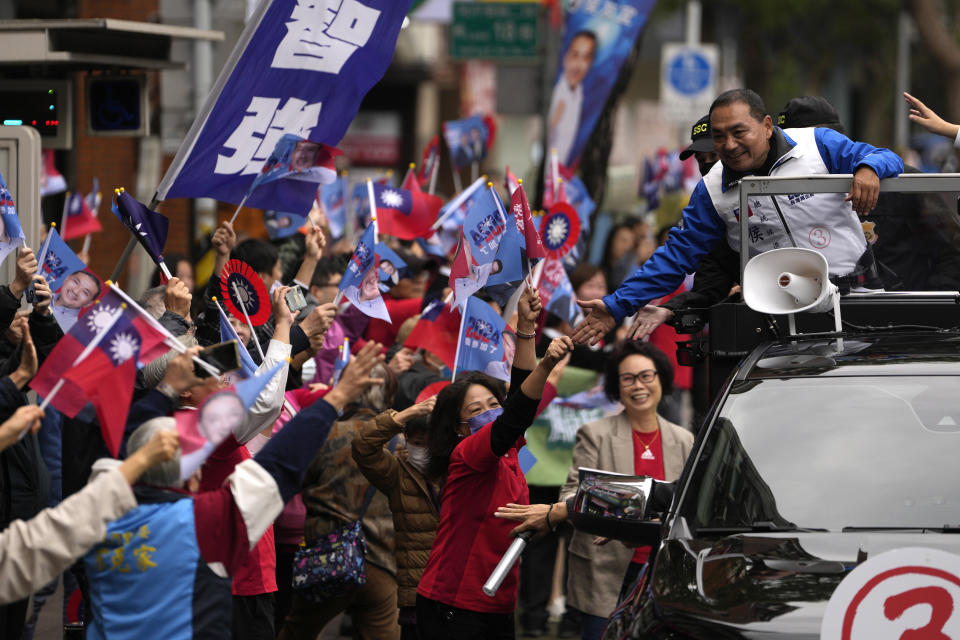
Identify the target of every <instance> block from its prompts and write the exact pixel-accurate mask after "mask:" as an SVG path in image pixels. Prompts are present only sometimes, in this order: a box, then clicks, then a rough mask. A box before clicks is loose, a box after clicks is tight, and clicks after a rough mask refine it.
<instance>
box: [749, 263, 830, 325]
mask: <svg viewBox="0 0 960 640" xmlns="http://www.w3.org/2000/svg"><path fill="white" fill-rule="evenodd" d="M837 295H839V294H838V292H837V287H836V285H834V284H833V283H832V282H830V277H829V266H828V265H827V259H826V258H825V257H823V254H821V253H819V252H817V251H814V250H812V249H799V248H786V249H773V250H772V251H766V252H764V253H761V254H760V255H758V256H756V257H754V258H753V259H751V260H750V262H748V263H747V268H746V269H745V270H744V272H743V300H744V302H746V303H747V306H749V307H750V308H751V309H753V310H754V311H759V312H760V313H771V314H774V315H784V314H790V313H797V312H800V311H812V312H819V313H822V312H826V311H829V310H830V309H831V308H833V306H834V305H833V302H834V296H837Z"/></svg>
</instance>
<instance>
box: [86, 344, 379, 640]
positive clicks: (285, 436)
mask: <svg viewBox="0 0 960 640" xmlns="http://www.w3.org/2000/svg"><path fill="white" fill-rule="evenodd" d="M196 351H197V349H196V348H193V349H189V350H188V351H187V353H186V354H184V355H182V356H178V357H177V358H174V359H173V360H171V362H170V365H169V366H168V372H167V376H166V377H165V380H166V382H167V384H169V385H171V387H172V388H173V389H174V390H175V391H176V390H181V391H182V390H185V389H187V388H189V387H191V386H193V385H195V383H196V378H195V377H193V373H192V369H193V367H192V360H191V356H192V355H195V353H196ZM380 351H381V345H379V344H377V343H368V344H367V345H365V347H364V348H363V349H362V350H361V351H360V352H359V353H358V354H357V357H356V358H354V360H353V362H351V364H350V366H349V367H347V369H345V370H344V373H343V376H342V377H341V379H340V382H339V384H337V386H336V387H334V388H333V389H332V390H331V391H330V392H329V393H328V394H327V395H326V396H325V397H324V399H322V400H319V401H317V402H316V403H314V404H313V405H311V406H310V407H309V408H307V409H305V410H303V411H302V412H300V414H298V415H297V416H296V417H295V418H293V419H292V420H291V421H290V422H289V423H288V424H287V425H286V427H285V428H284V429H283V431H281V432H280V433H279V434H277V435H276V436H275V437H273V438H272V439H271V440H270V442H269V443H268V444H267V445H266V446H265V447H264V448H263V449H262V450H261V451H260V452H259V453H258V454H257V455H256V457H254V458H252V459H249V460H245V461H243V462H241V463H240V464H238V465H237V467H236V469H235V470H234V471H233V473H231V474H230V477H229V478H228V479H227V482H226V484H225V485H223V486H221V487H219V488H217V489H215V490H212V491H203V492H200V493H191V492H190V491H188V489H196V488H198V486H199V478H198V477H197V476H194V477H193V478H191V479H190V480H189V481H188V486H187V487H186V488H185V487H183V485H182V483H180V481H179V472H180V461H179V456H174V458H173V459H171V460H170V461H169V462H166V463H163V464H161V465H158V466H157V467H154V468H153V469H151V470H150V471H148V472H147V473H146V474H145V475H144V476H143V478H142V482H141V484H138V485H136V486H135V487H134V493H135V495H136V496H137V500H138V501H139V503H140V506H139V507H137V508H136V509H134V510H132V511H130V512H129V513H127V514H126V515H125V516H123V517H121V518H119V519H117V520H115V521H113V522H112V523H110V525H109V526H108V527H107V536H106V539H105V540H104V542H103V543H101V544H99V545H97V546H96V547H94V548H93V549H92V550H91V551H90V552H89V553H88V554H87V555H86V557H85V558H84V562H85V565H86V573H87V576H88V579H89V581H90V597H91V603H90V604H91V607H90V610H91V622H90V625H89V628H88V631H87V637H88V638H109V637H119V635H123V637H143V638H199V637H203V638H224V639H227V638H231V636H232V633H231V623H230V618H231V590H230V579H229V576H230V575H231V573H232V572H233V571H234V570H236V568H237V567H239V566H240V565H241V564H242V563H243V562H244V560H245V559H246V557H247V554H248V553H249V551H250V549H251V548H253V546H254V545H255V544H256V542H257V540H258V539H259V538H260V537H261V536H262V535H263V533H264V531H266V529H267V527H268V526H269V525H270V523H271V522H273V520H274V518H276V516H277V515H278V514H279V513H280V510H281V508H282V507H283V504H284V503H285V502H286V501H287V500H289V499H290V498H291V497H292V496H293V495H294V494H295V493H296V492H297V491H298V490H299V488H300V480H301V477H302V474H303V472H304V470H305V469H306V467H307V465H308V464H309V462H310V460H311V458H312V457H313V455H314V454H315V453H316V451H317V450H318V449H319V448H320V447H321V446H322V444H323V442H324V441H325V440H326V438H327V435H328V434H329V432H330V427H331V426H332V425H333V423H334V421H335V420H336V418H337V415H338V413H339V412H340V411H342V410H343V408H344V407H345V406H347V405H348V404H350V403H351V402H352V401H353V400H354V399H355V398H356V397H358V396H359V395H360V394H361V393H362V392H363V390H364V389H366V388H367V387H369V386H370V385H372V384H374V383H377V382H380V381H379V380H376V379H374V378H371V377H370V372H371V370H372V369H373V368H374V366H376V365H377V364H379V363H381V362H382V361H383V357H382V356H381V355H380ZM174 428H175V422H174V419H173V418H170V417H159V418H153V419H150V420H148V421H147V422H145V423H144V424H143V425H141V426H140V427H138V428H137V430H136V431H134V433H133V434H132V435H131V436H130V440H129V443H128V448H129V450H130V451H132V452H136V451H137V450H138V449H139V448H140V447H141V446H142V445H143V444H144V443H146V442H147V441H149V439H150V438H151V437H153V434H155V433H156V432H158V431H161V430H165V429H174Z"/></svg>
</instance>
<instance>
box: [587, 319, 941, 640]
mask: <svg viewBox="0 0 960 640" xmlns="http://www.w3.org/2000/svg"><path fill="white" fill-rule="evenodd" d="M838 346H839V345H838V342H837V340H836V339H835V338H832V339H826V338H823V339H819V338H818V339H811V338H806V339H805V338H797V339H795V340H793V341H783V342H780V343H778V344H773V345H771V344H767V345H764V346H760V347H758V348H756V349H755V350H754V351H753V352H752V353H751V354H750V355H749V356H748V357H747V358H746V359H745V360H744V361H743V362H742V363H741V364H740V366H739V367H738V368H737V369H736V370H735V372H734V374H733V375H732V376H731V378H730V380H729V381H728V383H727V385H726V387H725V388H724V390H723V392H722V394H721V396H720V397H719V398H718V401H717V402H716V403H715V405H714V407H713V409H712V410H711V414H710V416H709V417H708V418H707V420H706V421H705V422H704V424H703V427H702V428H701V430H700V433H699V434H698V437H697V441H696V444H695V446H694V450H693V452H692V453H691V455H690V459H689V461H688V463H687V467H686V469H685V470H684V473H683V475H682V476H681V478H680V479H679V480H678V481H677V483H676V484H675V487H674V497H673V500H672V502H671V504H670V507H669V509H668V511H667V512H666V513H664V514H663V519H662V522H663V525H662V527H661V529H660V536H661V538H660V540H659V541H658V543H659V548H658V549H657V545H656V544H655V545H654V548H655V549H657V551H656V555H655V557H654V558H652V559H651V564H650V565H649V567H648V570H647V573H646V575H645V576H644V577H643V579H642V582H641V584H640V586H639V588H638V589H637V590H635V591H634V595H633V596H632V598H631V599H630V600H629V601H628V603H627V604H626V605H625V606H624V608H623V609H622V610H621V611H620V612H619V613H618V614H617V615H615V616H614V617H613V618H612V619H611V621H610V623H609V625H608V628H607V633H606V635H605V637H606V638H678V639H679V638H703V639H707V638H709V639H716V638H819V637H820V624H821V619H822V617H823V612H824V609H825V607H826V604H827V601H828V600H829V599H830V596H831V594H832V593H833V591H834V590H835V589H836V587H837V585H838V584H839V583H840V581H841V580H842V579H843V578H844V577H845V576H846V575H847V574H848V573H849V572H850V571H851V570H852V569H853V568H855V567H856V566H857V565H858V564H859V563H861V562H863V561H864V560H865V559H867V558H869V557H870V556H872V555H875V554H877V553H880V552H882V551H886V550H889V549H891V548H899V547H905V546H923V547H934V548H940V549H944V550H947V551H952V552H954V553H960V536H957V535H956V534H955V532H956V531H957V530H960V528H958V526H957V525H960V332H954V331H928V332H922V333H919V332H918V333H886V334H877V333H873V334H859V335H858V334H852V335H851V334H846V335H845V336H844V339H843V341H842V347H840V348H838Z"/></svg>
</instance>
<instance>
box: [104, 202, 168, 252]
mask: <svg viewBox="0 0 960 640" xmlns="http://www.w3.org/2000/svg"><path fill="white" fill-rule="evenodd" d="M113 214H114V215H115V216H117V218H118V219H119V220H120V222H122V223H123V224H124V225H126V227H127V229H129V230H130V233H132V234H133V237H134V238H136V239H137V242H139V243H140V245H141V246H142V247H143V248H144V249H146V250H147V253H149V254H150V257H151V258H153V261H154V262H156V263H157V264H160V263H161V262H163V247H164V246H166V244H167V231H168V229H169V228H170V221H169V220H167V217H166V216H165V215H163V214H160V213H157V212H156V211H151V210H150V209H148V208H147V207H146V206H144V205H143V204H141V203H139V202H137V201H136V200H134V198H133V196H131V195H130V194H129V193H127V192H126V191H124V190H122V189H120V190H119V192H118V193H117V199H116V202H114V205H113Z"/></svg>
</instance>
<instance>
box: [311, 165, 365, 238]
mask: <svg viewBox="0 0 960 640" xmlns="http://www.w3.org/2000/svg"><path fill="white" fill-rule="evenodd" d="M364 186H366V185H364ZM320 204H321V205H323V211H324V213H326V216H327V225H328V226H329V227H330V235H332V236H333V239H334V240H339V239H340V238H342V237H343V233H344V231H345V230H346V227H347V179H346V178H344V177H339V178H337V179H336V180H334V181H333V182H331V183H330V184H325V185H323V186H322V187H320Z"/></svg>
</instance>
